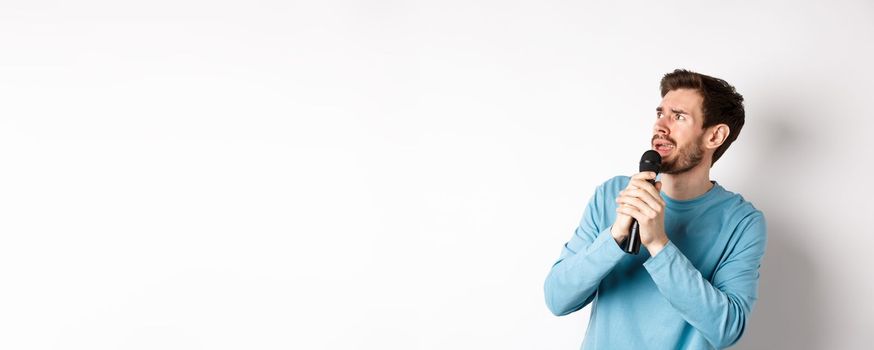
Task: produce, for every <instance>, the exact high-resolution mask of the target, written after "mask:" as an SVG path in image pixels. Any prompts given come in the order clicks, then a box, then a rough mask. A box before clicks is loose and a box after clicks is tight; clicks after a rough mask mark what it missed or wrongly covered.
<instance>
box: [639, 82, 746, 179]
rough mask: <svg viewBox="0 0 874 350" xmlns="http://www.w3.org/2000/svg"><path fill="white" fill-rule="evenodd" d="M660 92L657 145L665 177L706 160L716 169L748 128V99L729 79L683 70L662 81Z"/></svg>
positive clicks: (656, 124)
mask: <svg viewBox="0 0 874 350" xmlns="http://www.w3.org/2000/svg"><path fill="white" fill-rule="evenodd" d="M661 93H662V102H661V104H660V105H659V107H658V108H656V118H657V119H656V123H655V125H654V127H653V139H652V143H653V149H655V150H656V151H658V152H659V154H661V156H662V172H663V173H666V174H679V173H682V172H685V171H688V170H690V169H692V168H694V167H696V166H697V165H698V164H700V163H701V162H702V161H707V160H710V163H709V164H710V166H711V167H712V166H713V164H714V163H716V161H717V160H718V159H719V158H720V157H722V155H723V154H724V153H725V150H726V149H728V146H730V145H731V143H732V142H734V140H736V139H737V136H738V135H739V134H740V130H741V128H743V125H744V107H743V96H741V95H740V94H738V93H737V91H735V89H734V87H733V86H731V85H729V84H728V83H727V82H725V80H722V79H718V78H714V77H710V76H707V75H703V74H699V73H695V72H690V71H687V70H680V69H677V70H675V71H673V72H671V73H668V74H666V75H665V76H664V78H662V81H661ZM708 155H709V157H707V156H708Z"/></svg>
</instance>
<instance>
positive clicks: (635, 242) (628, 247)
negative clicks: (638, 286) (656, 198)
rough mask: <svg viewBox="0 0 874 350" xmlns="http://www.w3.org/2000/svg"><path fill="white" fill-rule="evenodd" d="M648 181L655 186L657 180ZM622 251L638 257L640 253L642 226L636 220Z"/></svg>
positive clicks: (632, 224)
mask: <svg viewBox="0 0 874 350" xmlns="http://www.w3.org/2000/svg"><path fill="white" fill-rule="evenodd" d="M646 181H649V183H651V184H653V185H655V180H646ZM622 250H624V251H625V252H626V253H628V254H634V255H637V254H638V253H640V224H638V223H637V220H635V219H631V230H630V231H629V233H628V239H626V240H625V247H623V248H622Z"/></svg>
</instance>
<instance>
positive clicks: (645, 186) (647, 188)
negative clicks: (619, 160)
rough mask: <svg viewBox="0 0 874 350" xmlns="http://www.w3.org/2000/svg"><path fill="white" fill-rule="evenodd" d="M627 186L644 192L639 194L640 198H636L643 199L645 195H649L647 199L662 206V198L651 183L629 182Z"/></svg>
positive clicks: (641, 181)
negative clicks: (649, 198) (650, 198)
mask: <svg viewBox="0 0 874 350" xmlns="http://www.w3.org/2000/svg"><path fill="white" fill-rule="evenodd" d="M629 185H630V186H629V187H632V186H633V187H635V188H637V189H639V190H641V191H644V192H641V193H640V196H637V197H640V198H644V197H646V196H645V195H646V194H649V196H648V197H652V199H653V200H654V201H655V202H657V203H659V204H661V205H664V204H663V202H664V201H663V200H662V196H661V195H659V190H658V189H656V188H655V186H653V185H652V184H651V183H649V182H647V181H644V180H631V183H629Z"/></svg>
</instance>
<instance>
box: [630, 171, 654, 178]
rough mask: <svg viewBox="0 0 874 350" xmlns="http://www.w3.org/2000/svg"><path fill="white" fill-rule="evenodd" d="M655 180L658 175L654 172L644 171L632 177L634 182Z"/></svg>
mask: <svg viewBox="0 0 874 350" xmlns="http://www.w3.org/2000/svg"><path fill="white" fill-rule="evenodd" d="M655 178H656V173H655V172H653V171H642V172H639V173H637V174H634V176H632V177H631V179H632V180H635V179H639V180H649V179H655Z"/></svg>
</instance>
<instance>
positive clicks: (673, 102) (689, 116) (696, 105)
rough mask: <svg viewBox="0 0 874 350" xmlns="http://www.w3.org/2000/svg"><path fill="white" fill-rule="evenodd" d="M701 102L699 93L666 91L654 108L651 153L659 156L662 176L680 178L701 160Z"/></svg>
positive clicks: (702, 151)
mask: <svg viewBox="0 0 874 350" xmlns="http://www.w3.org/2000/svg"><path fill="white" fill-rule="evenodd" d="M703 102H704V98H703V97H701V94H699V93H698V91H695V90H691V89H677V90H672V91H669V92H668V93H667V94H666V95H665V97H664V98H662V103H661V104H660V105H659V106H658V108H656V118H657V119H656V122H655V125H654V126H653V137H652V149H654V150H656V151H657V152H659V154H660V155H661V156H662V167H661V172H662V173H665V174H680V173H683V172H686V171H688V170H690V169H692V168H694V167H695V166H697V165H698V164H700V163H701V161H702V160H703V159H704V148H703V146H702V145H703V142H704V140H703V138H702V136H703V134H704V130H703V129H702V126H703V125H704V112H703V108H702V104H703Z"/></svg>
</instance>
